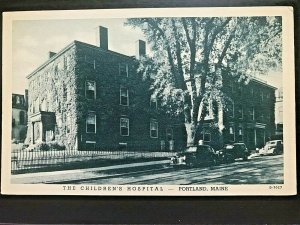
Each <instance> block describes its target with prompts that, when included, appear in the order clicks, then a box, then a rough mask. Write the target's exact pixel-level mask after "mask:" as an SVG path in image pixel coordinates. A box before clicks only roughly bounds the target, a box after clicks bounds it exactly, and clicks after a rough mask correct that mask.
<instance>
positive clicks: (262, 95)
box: [260, 91, 264, 101]
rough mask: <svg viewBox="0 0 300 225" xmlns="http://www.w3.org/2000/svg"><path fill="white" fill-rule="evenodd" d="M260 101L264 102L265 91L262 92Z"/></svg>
mask: <svg viewBox="0 0 300 225" xmlns="http://www.w3.org/2000/svg"><path fill="white" fill-rule="evenodd" d="M260 100H261V101H264V92H263V91H262V92H260Z"/></svg>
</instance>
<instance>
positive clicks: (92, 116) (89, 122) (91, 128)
mask: <svg viewBox="0 0 300 225" xmlns="http://www.w3.org/2000/svg"><path fill="white" fill-rule="evenodd" d="M86 132H87V133H96V113H95V112H89V113H88V115H87V118H86Z"/></svg>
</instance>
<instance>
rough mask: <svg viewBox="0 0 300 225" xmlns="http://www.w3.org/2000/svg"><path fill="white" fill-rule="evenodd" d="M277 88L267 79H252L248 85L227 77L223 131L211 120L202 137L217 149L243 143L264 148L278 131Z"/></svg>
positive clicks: (204, 128) (249, 146)
mask: <svg viewBox="0 0 300 225" xmlns="http://www.w3.org/2000/svg"><path fill="white" fill-rule="evenodd" d="M275 90H276V88H275V87H273V86H271V85H269V84H267V83H266V82H264V81H261V80H258V79H256V78H252V79H251V80H250V81H249V82H247V84H245V82H241V81H238V78H232V77H226V75H224V76H223V93H224V94H225V96H226V101H225V102H226V106H227V107H226V109H224V110H223V111H224V112H223V113H221V115H223V125H224V129H223V130H222V134H220V132H219V131H218V129H215V128H212V126H211V124H212V122H213V119H209V118H208V119H207V120H206V122H207V123H206V124H204V127H203V130H202V132H201V134H200V136H199V139H202V140H203V141H204V143H207V144H210V145H212V146H214V147H215V148H216V149H218V148H220V147H222V146H223V145H224V144H230V143H235V142H243V143H245V144H246V146H247V147H248V148H249V149H255V148H257V147H258V148H260V147H262V146H264V144H265V143H266V142H267V141H269V140H270V139H272V136H273V135H274V133H275Z"/></svg>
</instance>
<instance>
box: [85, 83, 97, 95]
mask: <svg viewBox="0 0 300 225" xmlns="http://www.w3.org/2000/svg"><path fill="white" fill-rule="evenodd" d="M85 97H86V98H87V99H95V98H96V82H95V81H89V80H87V81H86V82H85Z"/></svg>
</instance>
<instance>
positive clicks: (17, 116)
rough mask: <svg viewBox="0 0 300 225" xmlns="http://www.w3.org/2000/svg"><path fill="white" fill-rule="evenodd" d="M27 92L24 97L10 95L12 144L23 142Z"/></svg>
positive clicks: (25, 130) (25, 126)
mask: <svg viewBox="0 0 300 225" xmlns="http://www.w3.org/2000/svg"><path fill="white" fill-rule="evenodd" d="M27 97H28V91H27V90H25V95H20V94H12V131H11V139H12V140H13V141H14V142H17V143H18V142H24V140H25V138H26V133H27V103H28V100H27V99H28V98H27Z"/></svg>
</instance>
